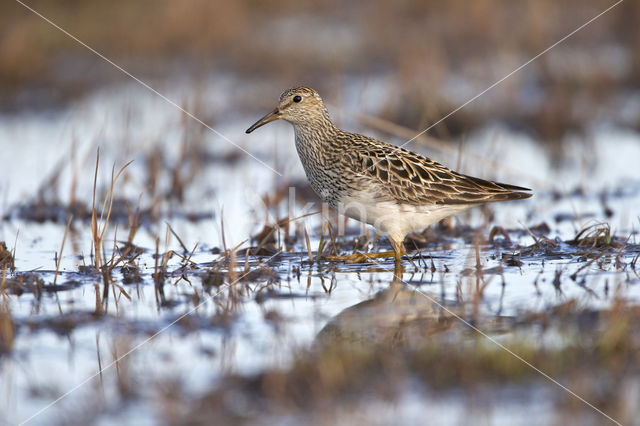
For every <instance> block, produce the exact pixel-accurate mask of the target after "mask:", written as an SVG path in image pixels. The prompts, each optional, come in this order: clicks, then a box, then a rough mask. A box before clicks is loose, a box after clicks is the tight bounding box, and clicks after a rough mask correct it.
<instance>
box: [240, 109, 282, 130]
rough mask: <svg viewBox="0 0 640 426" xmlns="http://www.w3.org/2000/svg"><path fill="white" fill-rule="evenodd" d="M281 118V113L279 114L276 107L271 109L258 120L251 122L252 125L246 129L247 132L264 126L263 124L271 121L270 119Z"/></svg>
mask: <svg viewBox="0 0 640 426" xmlns="http://www.w3.org/2000/svg"><path fill="white" fill-rule="evenodd" d="M281 118H282V115H281V114H280V110H279V109H278V108H276V109H274V110H273V111H271V112H270V113H269V114H267V115H265V116H264V117H262V118H261V119H260V120H258V121H256V122H255V123H253V125H252V126H251V127H249V128H248V129H247V133H251V132H253V131H254V130H255V129H257V128H258V127H260V126H264V125H265V124H267V123H271V122H272V121H276V120H280V119H281Z"/></svg>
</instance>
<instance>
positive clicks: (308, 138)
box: [247, 87, 532, 266]
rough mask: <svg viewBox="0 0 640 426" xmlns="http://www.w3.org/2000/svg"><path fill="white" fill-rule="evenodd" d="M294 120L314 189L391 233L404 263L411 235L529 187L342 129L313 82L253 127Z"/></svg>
mask: <svg viewBox="0 0 640 426" xmlns="http://www.w3.org/2000/svg"><path fill="white" fill-rule="evenodd" d="M280 119H282V120H286V121H288V122H289V123H291V124H292V125H293V129H294V131H295V138H296V149H297V151H298V156H299V157H300V161H302V166H303V167H304V170H305V173H306V175H307V178H308V179H309V183H310V184H311V187H312V188H313V190H314V191H315V192H316V193H317V194H318V195H319V196H320V198H321V199H322V200H323V201H324V202H326V203H328V204H329V205H330V206H331V207H333V208H335V209H337V210H338V211H339V212H340V213H342V214H344V215H346V216H348V217H351V218H353V219H356V220H359V221H361V222H365V223H368V224H370V225H373V226H374V227H375V229H376V230H377V231H378V232H380V233H382V234H385V235H387V237H388V238H389V240H390V241H391V245H392V247H393V251H394V255H395V259H396V266H398V265H399V264H400V257H401V256H402V255H403V254H404V253H405V249H404V244H403V241H404V238H405V236H406V235H407V234H408V233H410V232H414V231H418V230H422V229H424V228H425V227H427V226H429V225H431V224H433V223H435V222H437V221H439V220H441V219H444V218H446V217H448V216H452V215H455V214H458V213H460V212H463V211H465V210H467V209H469V208H471V207H473V206H477V205H479V204H482V203H486V202H495V201H508V200H520V199H523V198H528V197H530V196H531V195H532V194H531V193H528V192H525V191H530V189H528V188H522V187H520V186H515V185H509V184H504V183H498V182H492V181H488V180H484V179H479V178H475V177H471V176H466V175H463V174H460V173H457V172H455V171H453V170H451V169H449V168H447V167H445V166H443V165H441V164H439V163H436V162H435V161H433V160H431V159H429V158H426V157H423V156H421V155H419V154H416V153H414V152H411V151H408V150H406V149H403V148H400V147H396V146H394V145H391V144H388V143H385V142H380V141H378V140H376V139H373V138H370V137H367V136H363V135H360V134H357V133H349V132H346V131H344V130H341V129H339V128H337V127H336V126H335V125H334V124H333V123H332V122H331V119H330V118H329V112H328V111H327V108H326V107H325V106H324V103H323V102H322V98H320V95H318V92H316V91H315V90H313V89H310V88H308V87H296V88H293V89H289V90H286V91H285V92H284V93H282V95H280V101H279V103H278V106H277V107H276V108H275V109H274V110H273V111H271V112H270V113H268V114H267V115H265V116H264V117H262V118H261V119H260V120H258V121H257V122H256V123H255V124H253V125H252V126H251V127H249V128H248V129H247V133H251V132H252V131H254V130H255V129H257V128H258V127H260V126H263V125H265V124H267V123H270V122H272V121H275V120H280Z"/></svg>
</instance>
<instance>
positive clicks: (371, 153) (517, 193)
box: [343, 135, 532, 205]
mask: <svg viewBox="0 0 640 426" xmlns="http://www.w3.org/2000/svg"><path fill="white" fill-rule="evenodd" d="M358 136H360V135H358ZM362 138H363V139H364V137H362ZM366 139H367V140H366V142H367V143H365V144H357V145H354V146H353V149H350V150H348V151H347V153H346V154H345V156H344V158H343V161H345V162H346V163H347V164H348V166H349V168H351V170H352V171H354V172H356V174H358V175H359V177H360V178H361V179H367V180H369V181H370V182H371V183H374V184H378V185H376V188H378V190H377V194H376V197H378V198H380V200H381V201H396V202H400V203H403V204H412V205H421V204H440V205H452V204H479V203H485V202H493V201H507V200H519V199H523V198H528V197H530V196H531V195H532V194H530V193H527V192H523V191H530V189H528V188H523V187H519V186H515V185H509V184H504V183H498V182H492V181H487V180H484V179H479V178H475V177H471V176H466V175H463V174H460V173H457V172H455V171H453V170H451V169H449V168H448V167H445V166H443V165H442V164H439V163H437V162H435V161H433V160H431V159H429V158H426V157H423V156H421V155H419V154H416V153H414V152H411V151H408V150H406V149H403V148H399V147H395V146H393V145H389V144H386V143H384V142H380V141H377V140H375V139H370V138H366ZM361 142H362V141H361Z"/></svg>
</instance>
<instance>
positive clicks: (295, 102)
mask: <svg viewBox="0 0 640 426" xmlns="http://www.w3.org/2000/svg"><path fill="white" fill-rule="evenodd" d="M328 118H329V113H328V112H327V108H326V107H325V106H324V103H323V102H322V98H321V97H320V95H318V92H316V91H315V90H313V89H311V88H309V87H295V88H293V89H289V90H285V91H284V92H283V93H282V95H280V101H279V102H278V106H277V107H276V109H274V110H273V111H271V112H270V113H269V114H267V115H265V116H264V117H262V118H261V119H260V120H258V121H256V122H255V123H254V124H253V125H252V126H251V127H249V128H248V129H247V133H251V132H253V131H254V130H255V129H257V128H258V127H260V126H264V125H265V124H267V123H270V122H272V121H275V120H281V119H282V120H286V121H288V122H290V123H291V124H293V125H297V124H306V123H309V124H311V123H313V122H314V121H324V120H328Z"/></svg>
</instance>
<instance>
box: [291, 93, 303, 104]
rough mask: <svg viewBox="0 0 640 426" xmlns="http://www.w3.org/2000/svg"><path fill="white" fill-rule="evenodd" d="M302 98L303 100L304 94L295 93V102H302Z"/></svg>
mask: <svg viewBox="0 0 640 426" xmlns="http://www.w3.org/2000/svg"><path fill="white" fill-rule="evenodd" d="M301 100H302V96H300V95H295V96H294V97H293V102H295V103H298V102H300V101H301Z"/></svg>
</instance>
